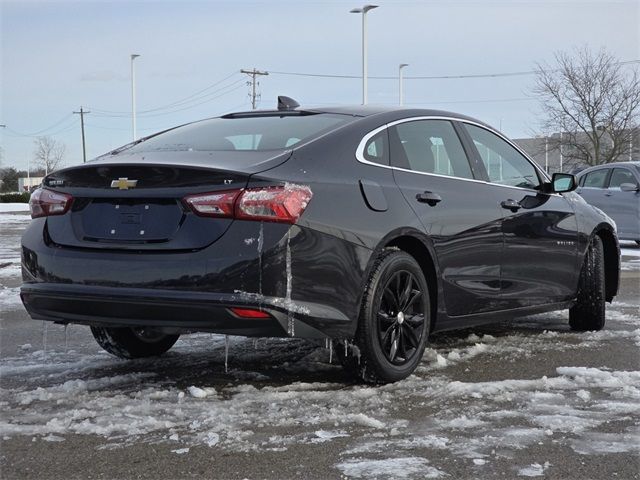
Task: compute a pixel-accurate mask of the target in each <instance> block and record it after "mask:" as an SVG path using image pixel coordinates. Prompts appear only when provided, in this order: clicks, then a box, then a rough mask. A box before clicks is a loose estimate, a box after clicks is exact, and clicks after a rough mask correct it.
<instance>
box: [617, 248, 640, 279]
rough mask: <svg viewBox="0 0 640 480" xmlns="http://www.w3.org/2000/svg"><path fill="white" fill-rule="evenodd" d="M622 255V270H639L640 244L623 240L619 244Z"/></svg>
mask: <svg viewBox="0 0 640 480" xmlns="http://www.w3.org/2000/svg"><path fill="white" fill-rule="evenodd" d="M620 247H621V248H620V255H621V256H622V262H621V265H620V266H621V268H622V270H623V271H631V272H639V271H640V246H638V245H636V244H635V243H628V242H623V243H621V245H620Z"/></svg>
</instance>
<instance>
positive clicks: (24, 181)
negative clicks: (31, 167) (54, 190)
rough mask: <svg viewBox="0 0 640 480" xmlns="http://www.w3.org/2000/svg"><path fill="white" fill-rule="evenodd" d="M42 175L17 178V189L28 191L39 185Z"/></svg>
mask: <svg viewBox="0 0 640 480" xmlns="http://www.w3.org/2000/svg"><path fill="white" fill-rule="evenodd" d="M43 178H44V177H21V178H18V191H19V192H30V191H32V190H33V189H34V188H36V187H39V186H40V184H41V183H42V179H43Z"/></svg>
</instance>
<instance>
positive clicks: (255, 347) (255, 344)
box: [253, 338, 258, 350]
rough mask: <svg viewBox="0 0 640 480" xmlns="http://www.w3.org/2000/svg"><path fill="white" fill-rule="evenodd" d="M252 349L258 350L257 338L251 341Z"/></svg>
mask: <svg viewBox="0 0 640 480" xmlns="http://www.w3.org/2000/svg"><path fill="white" fill-rule="evenodd" d="M253 349H254V350H257V349H258V339H257V338H254V339H253Z"/></svg>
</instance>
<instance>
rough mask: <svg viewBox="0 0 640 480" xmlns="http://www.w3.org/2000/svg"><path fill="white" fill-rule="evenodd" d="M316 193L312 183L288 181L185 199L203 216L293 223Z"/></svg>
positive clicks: (192, 196) (197, 213)
mask: <svg viewBox="0 0 640 480" xmlns="http://www.w3.org/2000/svg"><path fill="white" fill-rule="evenodd" d="M312 196H313V193H312V192H311V189H310V188H309V187H306V186H304V185H293V184H287V185H284V186H278V187H265V188H249V189H246V190H227V191H223V192H212V193H203V194H198V195H190V196H188V197H185V198H184V200H183V201H184V203H185V204H186V205H187V206H188V207H189V208H191V210H193V212H194V213H195V214H196V215H200V216H205V217H226V218H237V219H241V220H259V221H265V222H281V223H291V224H293V223H296V222H297V221H298V218H300V215H302V212H304V210H305V208H307V205H308V204H309V201H310V200H311V197H312Z"/></svg>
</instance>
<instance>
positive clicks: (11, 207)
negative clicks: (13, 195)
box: [0, 203, 29, 213]
mask: <svg viewBox="0 0 640 480" xmlns="http://www.w3.org/2000/svg"><path fill="white" fill-rule="evenodd" d="M28 211H29V204H28V203H0V213H5V212H28Z"/></svg>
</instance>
